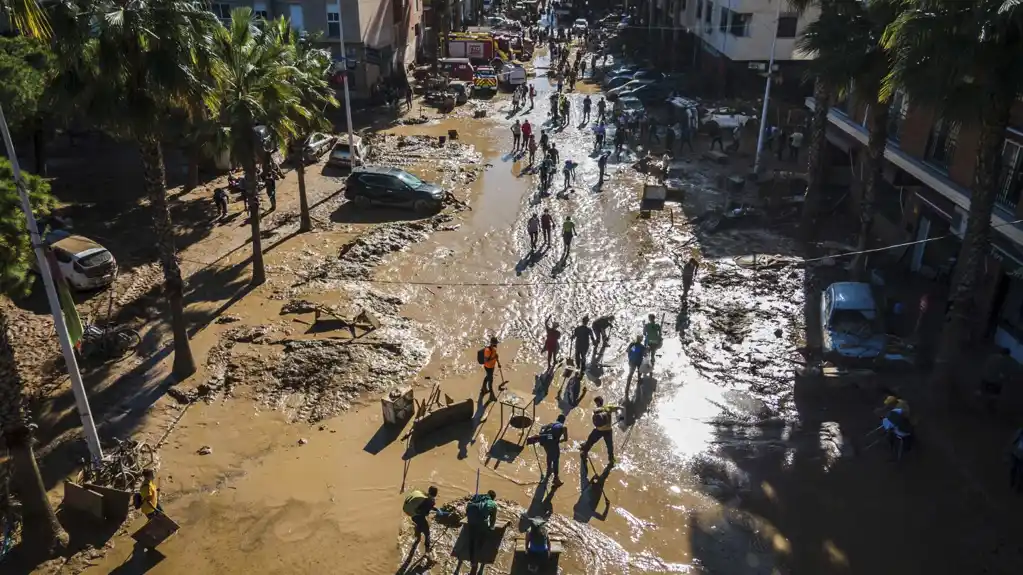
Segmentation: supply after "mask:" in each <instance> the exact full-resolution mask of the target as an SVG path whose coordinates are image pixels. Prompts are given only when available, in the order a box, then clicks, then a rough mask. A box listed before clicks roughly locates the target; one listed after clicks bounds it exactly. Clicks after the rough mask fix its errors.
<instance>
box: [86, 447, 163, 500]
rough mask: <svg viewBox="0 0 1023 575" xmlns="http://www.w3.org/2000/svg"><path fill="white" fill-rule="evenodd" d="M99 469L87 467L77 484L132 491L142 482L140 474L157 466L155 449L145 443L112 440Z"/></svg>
mask: <svg viewBox="0 0 1023 575" xmlns="http://www.w3.org/2000/svg"><path fill="white" fill-rule="evenodd" d="M114 442H115V444H116V445H115V446H114V447H113V448H112V449H110V450H108V451H107V455H106V457H105V458H104V460H103V463H102V464H101V465H100V466H99V467H87V468H85V469H83V470H82V471H81V473H80V474H79V483H97V484H100V485H107V486H110V487H113V488H115V489H122V490H125V491H131V490H134V489H135V488H136V487H138V485H139V483H140V482H141V481H142V472H143V471H145V470H146V469H152V468H155V467H156V466H157V459H156V449H155V448H154V447H153V446H151V445H149V444H147V443H146V442H145V441H136V440H134V439H124V440H122V439H114Z"/></svg>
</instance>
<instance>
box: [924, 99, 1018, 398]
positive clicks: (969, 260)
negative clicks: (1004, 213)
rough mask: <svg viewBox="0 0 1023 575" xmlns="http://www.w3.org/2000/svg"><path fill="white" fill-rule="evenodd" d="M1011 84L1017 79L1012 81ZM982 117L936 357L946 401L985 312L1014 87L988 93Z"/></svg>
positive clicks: (937, 381) (938, 379)
mask: <svg viewBox="0 0 1023 575" xmlns="http://www.w3.org/2000/svg"><path fill="white" fill-rule="evenodd" d="M1010 83H1011V82H1010ZM987 96H988V97H987V102H985V103H984V107H983V110H984V114H983V116H982V117H981V124H980V141H979V144H978V146H977V167H976V169H975V170H974V172H973V185H972V186H971V187H970V213H969V215H968V216H967V219H966V233H965V234H964V235H963V245H962V247H961V248H960V250H959V257H958V260H957V263H956V270H955V271H954V272H953V282H952V290H951V293H950V294H949V299H950V301H951V304H952V305H951V306H950V307H949V310H948V314H947V316H946V317H945V329H944V330H943V331H942V333H941V343H940V345H939V348H938V353H937V355H936V356H935V367H934V371H933V374H934V379H935V382H934V383H935V387H936V388H937V389H938V390H939V393H941V394H942V396H943V398H944V399H945V400H951V398H952V389H953V386H954V384H955V382H956V381H957V380H958V377H957V376H958V375H959V372H958V370H959V367H960V362H961V361H962V360H963V356H964V351H965V350H966V349H967V347H968V344H969V340H970V328H971V325H970V320H971V318H979V317H981V316H982V315H983V314H979V313H977V310H975V309H974V308H975V303H976V300H975V298H974V295H975V294H974V291H975V290H976V289H977V288H978V286H979V285H980V284H981V282H982V281H983V279H984V271H985V269H986V267H987V266H986V265H985V264H986V260H987V254H988V249H989V247H990V243H991V213H992V212H993V211H994V207H995V197H996V195H997V191H998V176H999V171H1000V169H1001V159H1002V146H1003V145H1004V141H1005V131H1006V130H1007V129H1008V127H1009V118H1010V110H1011V108H1012V103H1013V100H1014V99H1015V91H1014V90H1011V89H1010V90H998V89H996V90H993V91H992V92H991V93H989V94H988V95H987Z"/></svg>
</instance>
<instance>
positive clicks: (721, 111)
mask: <svg viewBox="0 0 1023 575" xmlns="http://www.w3.org/2000/svg"><path fill="white" fill-rule="evenodd" d="M752 118H753V116H750V115H747V114H743V113H742V112H740V111H738V110H735V109H733V108H711V109H709V110H707V111H706V112H704V113H703V116H701V117H700V122H704V123H705V122H717V124H718V126H721V128H723V129H731V128H734V127H736V126H745V125H746V122H748V121H750V120H751V119H752Z"/></svg>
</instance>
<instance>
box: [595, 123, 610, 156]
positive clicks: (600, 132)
mask: <svg viewBox="0 0 1023 575" xmlns="http://www.w3.org/2000/svg"><path fill="white" fill-rule="evenodd" d="M606 134H607V126H606V125H604V121H603V120H601V121H600V122H599V123H598V124H597V127H596V128H593V149H594V150H595V151H599V150H600V149H601V148H603V147H604V136H605V135H606Z"/></svg>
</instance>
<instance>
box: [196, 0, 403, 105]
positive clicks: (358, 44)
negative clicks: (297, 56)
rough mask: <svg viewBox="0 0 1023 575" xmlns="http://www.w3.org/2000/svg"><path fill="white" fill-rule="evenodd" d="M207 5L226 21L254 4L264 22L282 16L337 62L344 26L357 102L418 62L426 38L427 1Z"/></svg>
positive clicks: (278, 0) (256, 0) (240, 0)
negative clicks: (378, 84) (234, 12)
mask: <svg viewBox="0 0 1023 575" xmlns="http://www.w3.org/2000/svg"><path fill="white" fill-rule="evenodd" d="M207 5H208V7H209V9H210V11H212V12H213V13H214V14H216V15H217V17H218V18H220V19H221V20H224V21H228V20H230V18H231V10H233V9H234V8H236V7H238V6H249V7H251V8H252V10H253V12H254V13H255V14H256V15H257V16H261V17H263V18H277V17H280V16H283V17H285V18H287V19H288V20H290V21H291V25H292V26H293V27H294V28H295V29H297V30H300V31H303V32H309V33H310V34H316V35H318V36H319V41H320V43H322V45H323V47H324V48H329V49H330V51H331V53H332V54H334V56H335V58H340V56H341V54H342V49H341V44H340V41H341V26H342V25H344V41H345V46H344V53H345V54H346V55H347V58H348V62H349V69H350V70H351V75H350V76H349V79H350V83H349V90H351V91H352V92H353V98H364V97H366V96H368V95H369V93H370V87H371V86H372V85H373V84H374V83H375V82H377V80H378V79H380V78H388V77H390V76H391V74H392V73H393V72H394V71H395V70H398V71H400V70H401V69H402V68H403V67H404V66H405V65H407V64H411V63H413V62H414V61H415V57H416V50H417V48H418V46H419V44H420V42H421V40H422V24H421V18H422V13H423V0H297V1H284V0H223V1H217V2H209V3H207Z"/></svg>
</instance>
